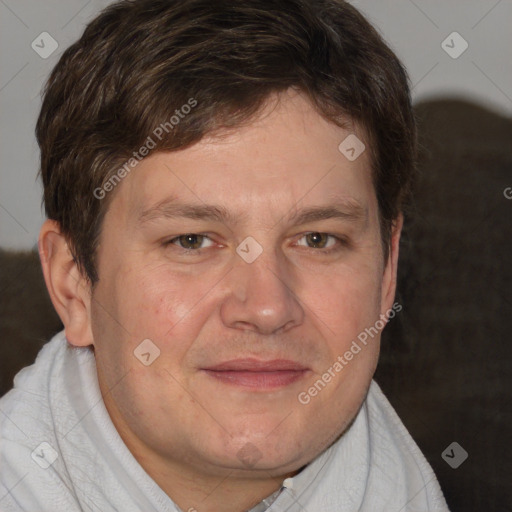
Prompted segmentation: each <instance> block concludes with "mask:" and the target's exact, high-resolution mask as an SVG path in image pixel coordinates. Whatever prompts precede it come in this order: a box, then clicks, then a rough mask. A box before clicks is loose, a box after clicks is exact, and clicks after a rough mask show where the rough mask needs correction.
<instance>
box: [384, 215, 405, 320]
mask: <svg viewBox="0 0 512 512" xmlns="http://www.w3.org/2000/svg"><path fill="white" fill-rule="evenodd" d="M403 224H404V217H403V215H402V214H400V215H399V216H398V217H397V218H396V219H395V220H394V221H393V224H392V228H391V240H390V244H389V255H388V260H387V262H385V267H384V274H383V276H382V296H381V314H385V313H386V311H388V310H389V309H390V308H391V306H392V305H393V301H394V300H395V292H396V276H397V269H398V251H399V245H400V235H401V234H402V226H403Z"/></svg>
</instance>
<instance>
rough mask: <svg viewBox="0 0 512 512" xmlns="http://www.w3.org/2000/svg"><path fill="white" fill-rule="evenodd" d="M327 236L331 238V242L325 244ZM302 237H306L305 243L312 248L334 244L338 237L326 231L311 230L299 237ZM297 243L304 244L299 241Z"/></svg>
mask: <svg viewBox="0 0 512 512" xmlns="http://www.w3.org/2000/svg"><path fill="white" fill-rule="evenodd" d="M329 238H331V239H332V240H333V243H332V244H330V245H327V244H328V241H329ZM302 239H306V245H308V246H309V247H311V248H312V249H327V248H330V247H332V246H333V245H335V244H336V241H337V240H338V237H335V236H334V235H329V234H328V233H319V232H312V233H307V234H306V235H304V236H303V237H301V238H300V240H302ZM298 245H304V244H300V243H299V244H298Z"/></svg>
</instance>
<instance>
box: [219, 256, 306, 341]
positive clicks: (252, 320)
mask: <svg viewBox="0 0 512 512" xmlns="http://www.w3.org/2000/svg"><path fill="white" fill-rule="evenodd" d="M236 258H237V260H236V262H235V267H234V268H233V270H232V271H231V272H230V273H229V283H228V285H229V287H230V293H229V294H228V296H227V297H226V299H225V300H224V302H223V304H222V307H221V318H222V321H223V322H224V324H225V325H226V326H228V327H230V328H233V329H242V330H249V331H255V332H258V333H260V334H276V333H278V332H281V331H282V332H284V331H287V330H289V329H291V328H293V327H295V326H297V325H300V324H301V323H302V321H303V318H304V309H303V308H302V306H301V304H300V301H299V299H298V297H297V296H296V295H295V293H294V291H293V289H292V284H293V283H292V281H293V275H292V271H291V270H290V266H289V264H288V263H287V262H286V260H285V259H284V258H280V257H279V253H277V252H273V253H271V251H265V250H264V251H263V253H262V254H261V255H260V256H259V257H258V258H257V259H256V260H255V261H253V262H252V263H247V262H245V261H244V260H242V259H241V258H239V257H238V256H236Z"/></svg>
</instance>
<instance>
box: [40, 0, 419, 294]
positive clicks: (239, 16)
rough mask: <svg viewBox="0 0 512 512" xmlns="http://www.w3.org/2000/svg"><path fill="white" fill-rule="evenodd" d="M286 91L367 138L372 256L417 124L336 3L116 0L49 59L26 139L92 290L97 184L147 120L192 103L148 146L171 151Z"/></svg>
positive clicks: (356, 24)
mask: <svg viewBox="0 0 512 512" xmlns="http://www.w3.org/2000/svg"><path fill="white" fill-rule="evenodd" d="M290 87H291V88H295V89H297V90H300V91H302V92H303V93H305V94H306V95H307V97H308V98H309V99H310V101H311V102H312V104H313V105H314V106H315V108H316V109H317V111H318V112H319V113H320V114H321V115H322V116H323V117H324V118H326V119H328V120H330V121H332V122H334V123H336V124H338V125H342V124H340V123H341V120H342V119H343V118H345V120H346V118H347V116H348V117H349V118H350V119H352V120H353V121H355V122H356V123H358V124H359V125H360V126H361V127H362V128H363V129H364V131H365V133H366V135H367V138H368V141H369V142H370V147H371V154H372V173H373V181H374V186H375V191H376V196H377V200H378V204H379V215H380V225H381V233H382V240H383V244H384V253H385V256H386V257H387V254H388V246H389V239H390V233H391V226H392V223H393V221H394V220H395V219H396V218H397V216H398V215H399V213H400V212H401V211H402V209H403V206H404V202H405V200H406V198H407V196H408V194H409V193H410V182H411V175H412V172H413V169H414V164H415V157H416V130H415V122H414V116H413V113H412V108H411V101H410V92H409V86H408V79H407V74H406V72H405V70H404V68H403V66H402V65H401V63H400V61H399V60H398V59H397V57H396V56H395V54H394V53H393V52H392V51H391V50H390V49H389V48H388V46H387V45H386V44H385V43H384V41H383V40H382V39H381V37H380V36H379V35H378V33H377V32H376V30H375V29H374V28H373V27H372V26H371V25H370V24H369V23H368V22H367V21H366V19H365V18H364V17H363V16H362V15H361V14H360V13H359V12H358V11H357V10H356V9H355V8H354V7H352V6H351V5H350V4H348V3H346V2H343V1H341V0H237V1H236V2H232V1H226V0H217V1H215V2H212V1H211V0H182V1H178V0H124V1H121V2H118V3H115V4H113V5H111V6H109V7H107V8H106V9H105V10H104V11H103V12H101V13H100V15H99V16H98V17H96V18H95V19H94V20H93V21H92V22H91V23H89V25H88V26H87V27H86V29H85V31H84V33H83V35H82V37H81V38H80V39H79V40H78V41H77V42H76V43H74V44H73V45H72V46H71V47H69V48H68V49H67V50H66V51H65V52H64V53H63V55H62V56H61V58H60V60H59V62H58V63H57V65H56V66H55V68H54V70H53V71H52V73H51V75H50V77H49V79H48V82H47V84H46V88H45V91H44V99H43V105H42V109H41V113H40V115H39V119H38V121H37V127H36V135H37V140H38V143H39V146H40V148H41V171H40V172H41V175H42V179H43V184H44V198H43V200H44V205H45V211H46V215H47V216H48V218H50V219H54V220H56V221H58V223H59V224H60V227H61V231H62V233H63V234H64V236H65V237H66V239H67V241H68V244H69V246H70V250H71V252H72V254H73V256H74V258H75V261H76V262H77V264H78V266H79V269H80V271H81V272H82V274H83V275H84V276H87V278H88V279H89V280H90V282H91V283H92V284H93V285H94V284H95V283H96V281H97V280H98V273H97V269H96V264H95V253H96V248H97V242H98V237H99V234H100V230H101V224H102V220H103V218H104V215H105V212H106V210H107V208H108V204H109V201H110V200H112V196H113V194H109V195H108V196H107V197H105V198H104V199H98V198H97V197H96V196H95V195H94V190H96V189H97V188H98V187H102V186H103V185H104V184H105V183H106V182H107V181H108V180H109V179H110V178H111V177H112V176H113V173H115V171H116V169H118V168H119V166H120V165H122V164H123V162H126V161H127V159H129V158H130V157H131V156H132V154H133V152H134V151H136V150H137V149H138V148H139V147H141V145H142V144H144V141H145V140H146V139H147V137H148V135H149V134H150V133H152V131H153V130H154V129H155V127H156V126H159V125H161V124H162V123H165V122H168V119H169V117H170V116H171V115H172V114H173V113H174V112H175V110H176V109H178V108H179V107H180V106H182V105H184V104H186V103H187V102H189V101H190V98H194V101H197V105H198V106H197V107H196V108H195V109H193V110H192V111H191V112H190V113H188V114H187V115H186V116H183V119H180V122H179V123H178V124H176V125H175V126H173V129H169V130H168V133H167V131H166V133H165V135H164V136H163V137H162V138H161V140H158V141H157V144H156V150H176V149H183V148H186V147H188V146H190V145H192V144H194V143H196V142H198V141H199V140H200V139H201V138H202V137H203V136H204V135H205V134H208V133H211V132H213V131H214V130H219V129H223V128H227V127H237V126H239V125H240V124H241V123H243V122H246V121H248V120H250V119H251V118H252V117H253V116H254V115H255V114H256V113H257V112H258V111H259V110H260V109H261V107H262V105H263V104H264V102H265V100H266V99H268V97H269V96H270V94H271V93H275V92H280V91H283V90H285V89H288V88H290Z"/></svg>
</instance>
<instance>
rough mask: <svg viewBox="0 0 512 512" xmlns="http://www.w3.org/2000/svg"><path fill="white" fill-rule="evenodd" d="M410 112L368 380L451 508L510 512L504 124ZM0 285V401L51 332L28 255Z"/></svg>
mask: <svg viewBox="0 0 512 512" xmlns="http://www.w3.org/2000/svg"><path fill="white" fill-rule="evenodd" d="M416 111H417V115H418V120H419V126H420V135H421V138H420V140H421V144H422V151H421V153H422V155H421V163H420V173H419V178H418V182H417V186H416V195H415V198H416V199H415V205H414V209H413V211H412V212H411V213H410V214H408V217H407V221H406V228H405V231H404V236H403V240H402V244H401V256H400V272H399V286H398V288H399V292H398V297H397V299H398V301H399V302H400V303H401V304H402V305H403V311H402V312H401V313H400V314H399V315H398V316H397V317H396V318H395V319H393V320H392V321H391V323H390V324H389V325H388V327H387V328H386V330H385V331H384V336H383V347H382V354H381V361H380V364H379V368H378V370H377V373H376V380H377V381H378V382H379V383H380V385H381V386H382V388H383V390H384V392H385V393H386V394H387V396H388V397H389V399H390V401H391V403H392V404H393V405H394V407H395V408H396V409H397V411H398V413H399V415H400V417H401V418H402V420H403V421H404V423H405V425H406V426H407V427H408V429H409V430H410V432H411V434H412V435H413V437H414V439H416V441H417V442H418V444H419V445H420V447H421V449H422V450H423V452H424V453H425V455H426V457H427V459H428V460H429V461H430V463H431V465H432V466H433V468H434V470H435V472H436V474H437V476H438V478H439V480H440V483H441V486H442V488H443V490H444V492H445V495H446V499H447V501H448V504H449V506H450V508H451V510H452V512H458V511H464V512H466V511H486V512H490V511H500V512H504V511H506V510H512V489H511V485H510V479H511V475H512V462H511V459H510V457H507V454H508V452H510V447H511V445H512V428H511V424H512V418H511V412H510V411H511V408H510V405H511V402H512V400H511V399H512V374H511V373H512V372H511V368H512V343H511V341H512V335H511V333H510V328H511V327H510V319H511V318H512V307H511V294H512V270H511V262H512V222H511V221H512V200H507V199H506V198H505V197H504V194H503V191H504V189H506V188H507V187H512V121H511V120H510V119H508V118H504V117H501V116H499V115H498V114H496V113H492V112H489V111H487V110H485V109H483V108H480V107H478V106H476V105H473V104H469V103H465V102H461V101H448V100H447V101H437V102H430V103H425V104H421V105H418V106H417V108H416ZM0 287H1V289H2V294H1V296H0V330H1V332H0V335H1V337H0V340H1V341H0V376H1V380H0V386H1V388H0V394H3V393H5V392H6V391H7V390H8V389H9V388H10V387H11V386H12V379H13V377H14V375H15V374H16V372H17V371H18V370H19V369H21V368H22V367H23V366H25V365H27V364H31V363H32V362H33V360H34V359H35V356H36V354H37V352H38V350H39V348H40V347H41V346H42V345H43V344H44V343H45V342H46V341H48V340H49V338H50V337H51V336H52V335H53V334H54V333H56V332H57V331H59V330H60V329H61V328H62V326H61V323H60V320H59V318H58V317H57V315H56V314H55V312H54V311H53V308H52V306H51V303H50V301H49V298H48V294H47V292H46V288H45V286H44V282H43V279H42V274H41V271H40V266H39V260H38V256H37V254H36V253H30V252H27V253H12V252H8V251H0ZM453 441H456V442H458V443H459V444H460V445H461V446H462V447H463V448H464V449H465V450H466V451H467V452H468V453H469V457H468V459H467V460H466V461H465V462H464V463H463V464H462V465H461V466H460V467H459V468H457V469H452V468H451V467H450V466H449V465H448V464H447V463H446V462H445V461H444V460H443V459H442V458H441V453H442V452H443V451H444V449H445V448H446V447H447V446H448V445H449V444H450V443H452V442H453ZM311 512H313V511H311ZM315 512H316V511H315ZM390 512H398V511H390Z"/></svg>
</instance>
